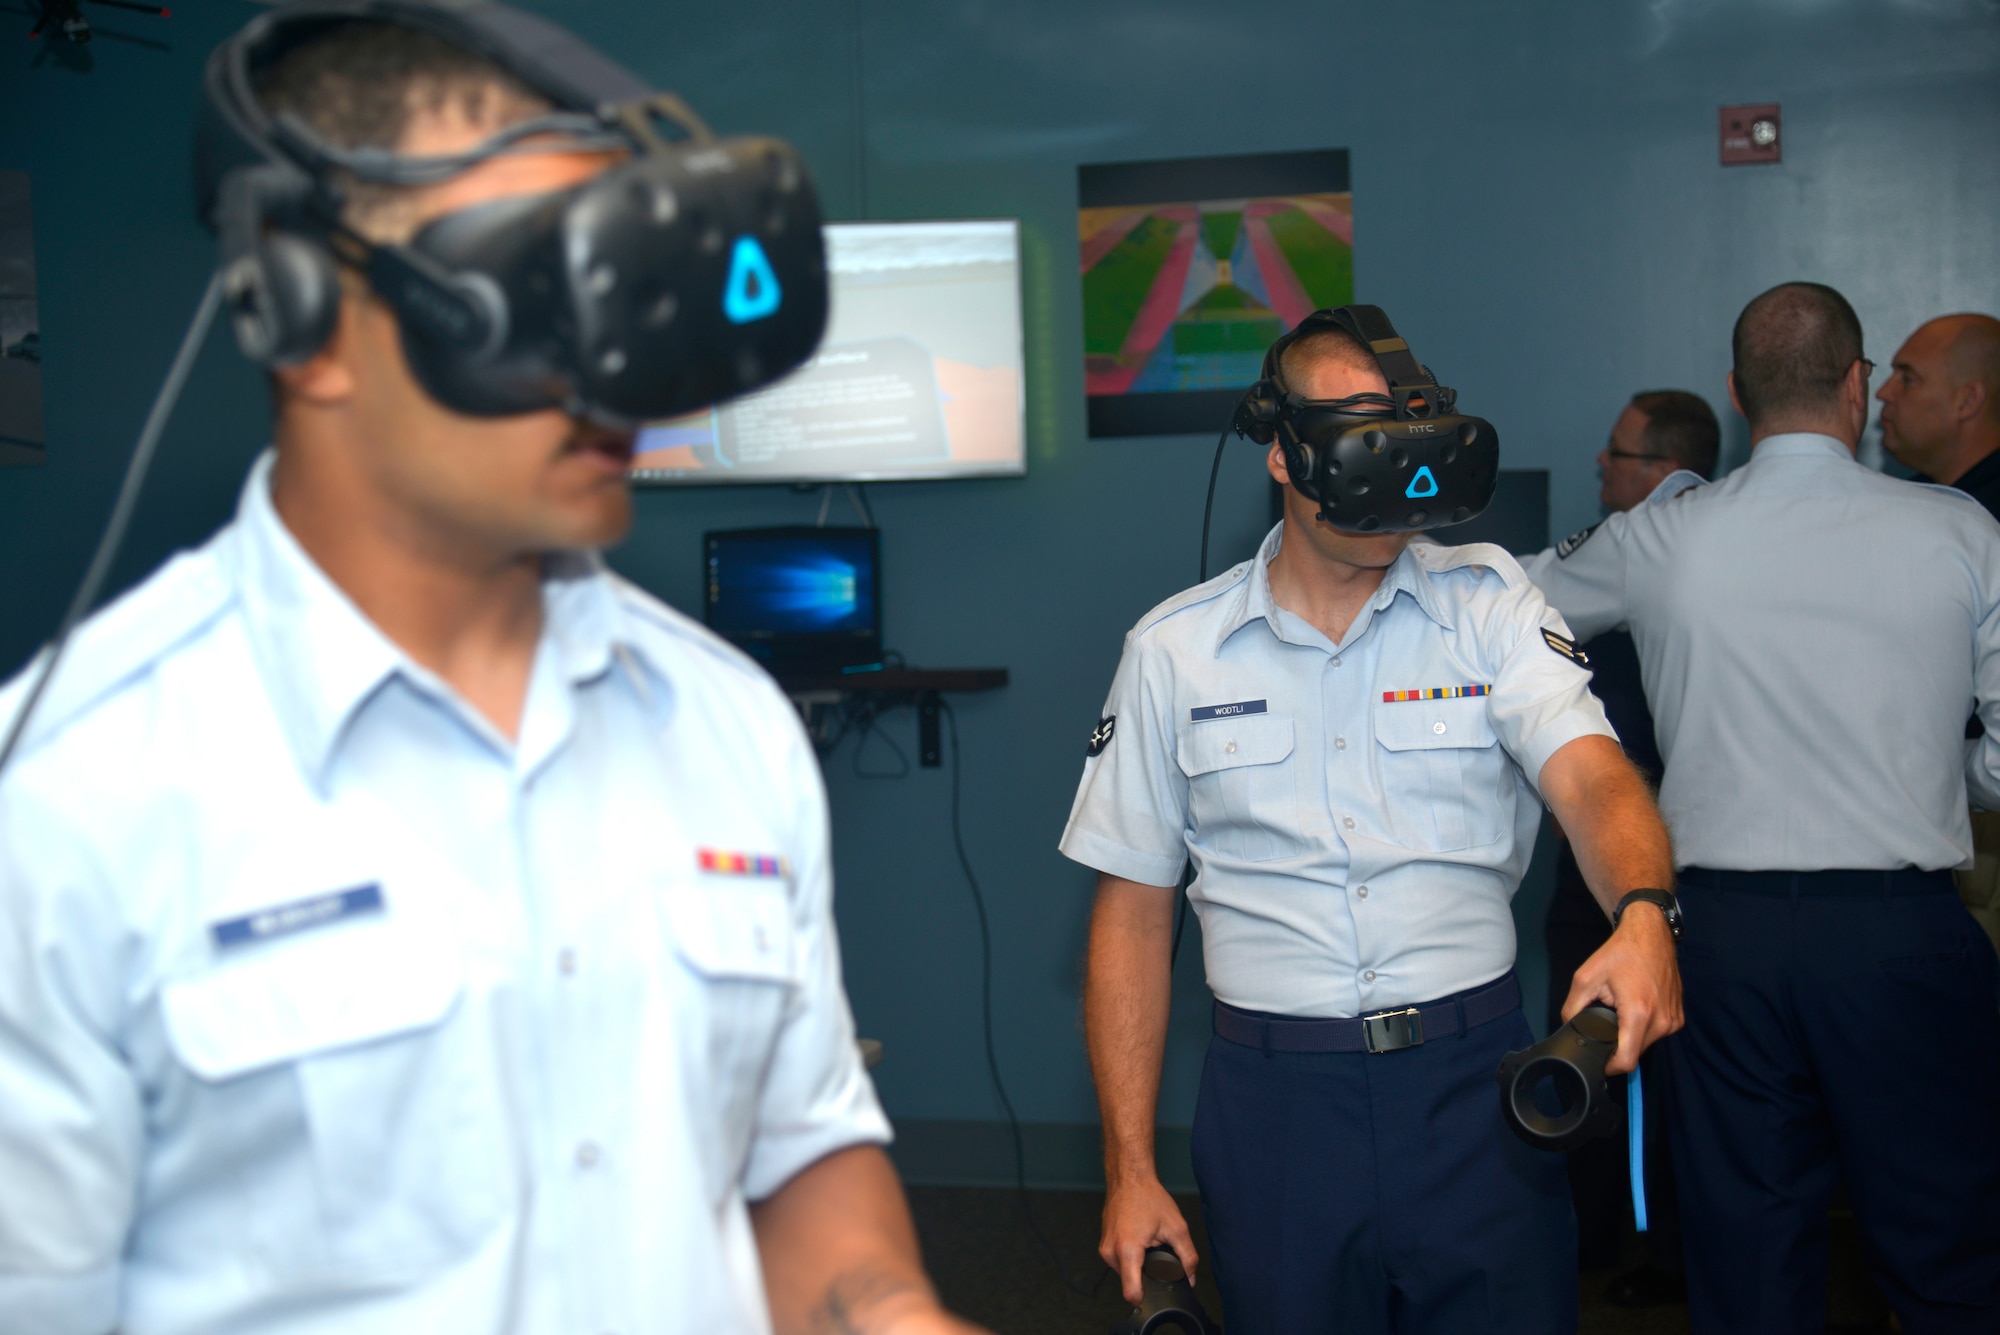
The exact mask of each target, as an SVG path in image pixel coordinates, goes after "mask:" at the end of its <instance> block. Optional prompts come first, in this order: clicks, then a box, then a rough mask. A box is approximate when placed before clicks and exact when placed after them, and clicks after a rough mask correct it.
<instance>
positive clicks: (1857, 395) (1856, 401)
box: [1841, 358, 1868, 422]
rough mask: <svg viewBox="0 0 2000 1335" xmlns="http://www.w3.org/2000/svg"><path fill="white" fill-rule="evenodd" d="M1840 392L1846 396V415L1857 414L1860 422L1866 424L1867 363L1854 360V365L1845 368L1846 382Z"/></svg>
mask: <svg viewBox="0 0 2000 1335" xmlns="http://www.w3.org/2000/svg"><path fill="white" fill-rule="evenodd" d="M1841 392H1842V393H1844V394H1846V395H1847V411H1848V413H1849V414H1850V415H1852V414H1857V413H1858V414H1860V417H1861V420H1862V421H1863V422H1866V421H1867V420H1868V363H1867V362H1865V361H1862V360H1860V359H1859V358H1856V359H1855V362H1854V365H1852V366H1850V367H1848V368H1847V382H1846V384H1845V385H1843V386H1842V390H1841Z"/></svg>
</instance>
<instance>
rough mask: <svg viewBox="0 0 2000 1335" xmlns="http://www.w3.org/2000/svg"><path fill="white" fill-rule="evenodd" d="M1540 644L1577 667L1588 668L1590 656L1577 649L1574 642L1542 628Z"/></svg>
mask: <svg viewBox="0 0 2000 1335" xmlns="http://www.w3.org/2000/svg"><path fill="white" fill-rule="evenodd" d="M1542 643H1544V644H1546V645H1548V646H1549V648H1551V649H1553V650H1555V651H1556V653H1557V654H1559V655H1561V656H1562V657H1564V658H1567V659H1568V660H1569V661H1570V662H1572V663H1574V664H1576V665H1577V666H1578V667H1589V666H1590V655H1589V654H1587V653H1585V652H1584V651H1583V650H1581V649H1579V648H1577V647H1576V641H1575V640H1572V639H1568V638H1566V637H1564V636H1561V635H1558V634H1556V633H1555V632H1554V631H1552V630H1549V629H1548V628H1547V627H1544V628H1543V629H1542Z"/></svg>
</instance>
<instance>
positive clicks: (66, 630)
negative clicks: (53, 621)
mask: <svg viewBox="0 0 2000 1335" xmlns="http://www.w3.org/2000/svg"><path fill="white" fill-rule="evenodd" d="M221 305H222V276H221V275H220V274H215V275H213V276H211V277H210V278H209V280H208V288H207V290H206V291H204V292H203V293H202V295H201V304H200V305H199V306H198V307H196V308H195V313H194V318H193V319H192V320H190V321H188V327H187V332H186V333H185V334H184V335H182V337H181V347H180V351H179V352H178V353H176V354H175V356H174V364H173V365H172V366H171V367H170V368H168V370H167V378H166V381H165V382H164V383H163V384H161V386H160V392H159V393H158V394H157V395H155V396H154V398H153V407H152V411H151V412H149V413H147V414H146V425H145V428H144V429H143V430H141V431H140V432H139V443H138V445H136V446H135V447H133V450H132V458H131V461H130V462H129V463H127V464H126V465H125V480H124V481H123V482H122V483H120V484H119V487H118V500H117V502H116V503H115V504H114V505H113V506H112V507H111V518H110V519H109V520H107V521H106V522H105V525H104V533H103V536H101V537H100V538H98V540H97V551H96V553H95V554H94V555H93V556H92V557H91V558H90V568H89V569H88V570H86V571H85V572H84V576H83V582H82V583H80V584H78V585H77V586H76V595H75V596H74V597H72V598H71V599H70V603H69V610H68V611H67V612H65V613H64V614H63V619H62V623H61V624H60V625H58V626H57V627H56V633H55V635H54V636H53V637H52V638H51V639H50V640H49V646H48V648H47V649H45V650H43V651H42V665H41V669H40V671H39V672H37V673H36V675H35V680H34V684H33V685H31V686H29V687H28V693H27V695H26V696H25V697H24V698H23V699H22V701H21V708H20V710H19V711H18V712H16V713H15V715H14V721H13V722H12V723H11V724H9V725H8V728H7V740H6V741H4V742H0V776H5V774H6V772H7V762H8V761H10V760H12V759H13V758H14V752H15V750H16V749H17V748H18V747H19V746H20V744H21V739H22V738H23V737H25V736H27V733H28V720H29V719H30V718H31V717H33V715H34V712H35V706H36V705H37V704H39V703H41V699H42V694H43V692H45V691H47V690H48V687H49V679H50V678H51V677H53V676H55V671H56V664H57V663H59V662H61V661H62V656H63V650H64V649H66V648H68V647H69V638H70V635H71V634H72V633H73V632H74V631H75V630H76V628H77V626H78V624H79V623H81V622H82V620H83V619H84V617H86V616H88V615H89V613H90V609H91V607H92V606H93V605H94V604H95V603H96V602H97V595H98V594H99V593H100V592H101V591H102V590H103V588H104V581H105V580H106V579H107V578H109V576H110V574H111V564H112V562H113V561H115V560H117V559H118V549H119V548H120V547H122V546H124V545H125V531H126V530H127V529H129V528H130V527H131V526H132V512H133V511H134V510H135V509H137V508H138V505H139V492H140V490H141V489H142V488H143V487H144V486H145V485H146V474H147V472H148V471H150V469H151V468H152V465H153V455H154V454H155V453H156V452H157V451H158V449H159V446H160V436H161V435H162V434H163V433H164V432H165V431H166V428H167V421H168V419H169V418H171V417H172V416H173V413H174V405H175V404H177V403H179V402H180V397H181V390H182V388H183V387H185V386H186V384H187V378H188V373H189V372H190V371H192V370H193V369H194V364H195V361H196V359H197V358H199V357H200V356H201V347H202V344H203V343H204V342H205V341H206V340H207V338H208V329H209V326H210V325H211V324H213V323H214V322H215V313H216V311H217V309H219V308H220V306H221Z"/></svg>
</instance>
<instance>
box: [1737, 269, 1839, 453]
mask: <svg viewBox="0 0 2000 1335" xmlns="http://www.w3.org/2000/svg"><path fill="white" fill-rule="evenodd" d="M1730 350H1731V352H1732V353H1733V354H1734V357H1735V362H1736V365H1735V367H1734V370H1735V373H1736V398H1737V401H1738V402H1740V403H1741V404H1742V405H1743V415H1744V416H1745V417H1747V418H1749V419H1750V422H1751V424H1752V425H1753V426H1754V425H1757V424H1759V423H1760V422H1763V421H1765V420H1767V419H1769V418H1771V417H1773V416H1777V415H1781V414H1784V413H1790V412H1812V411H1816V410H1820V409H1824V408H1826V407H1828V406H1829V405H1831V404H1832V403H1833V401H1834V399H1835V396H1836V395H1837V393H1838V392H1839V389H1840V383H1841V381H1843V380H1844V379H1846V378H1847V372H1848V368H1850V367H1852V366H1853V365H1854V363H1855V362H1856V361H1857V360H1859V358H1860V356H1861V321H1860V319H1859V318H1858V317H1857V316H1856V315H1855V314H1854V307H1852V306H1850V305H1848V304H1847V298H1846V297H1843V296H1841V295H1840V293H1838V292H1836V291H1834V290H1833V289H1832V288H1830V287H1827V286H1826V285H1825V284H1823V283H1780V284H1779V285H1778V286H1776V287H1774V288H1772V289H1771V290H1770V291H1768V292H1765V293H1763V294H1762V295H1761V296H1759V297H1757V298H1756V299H1755V300H1753V301H1752V302H1751V303H1750V304H1749V305H1748V306H1745V307H1744V308H1743V314H1741V315H1739V316H1737V317H1736V329H1735V332H1734V333H1733V334H1732V335H1731V337H1730Z"/></svg>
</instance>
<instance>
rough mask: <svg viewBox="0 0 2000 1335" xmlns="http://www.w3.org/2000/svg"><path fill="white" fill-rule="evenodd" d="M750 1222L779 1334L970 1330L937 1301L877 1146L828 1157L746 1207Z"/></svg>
mask: <svg viewBox="0 0 2000 1335" xmlns="http://www.w3.org/2000/svg"><path fill="white" fill-rule="evenodd" d="M750 1221H751V1226H752V1227H753V1228H754V1229H755V1231H756V1234H757V1251H758V1255H759V1257H760V1259H761V1261H762V1263H763V1269H764V1289H765V1293H766V1296H767V1297H768V1299H769V1301H770V1304H771V1324H772V1327H773V1329H774V1330H776V1331H777V1333H778V1335H905V1333H906V1332H907V1335H933V1333H935V1335H948V1333H949V1335H960V1333H963V1335H974V1327H972V1326H969V1325H966V1324H964V1323H963V1322H960V1321H957V1320H955V1319H954V1318H952V1317H950V1316H949V1315H947V1314H946V1313H945V1312H944V1311H943V1309H941V1308H940V1307H939V1306H938V1301H937V1294H936V1292H935V1291H934V1290H933V1289H932V1288H931V1283H930V1280H929V1279H927V1278H926V1277H925V1276H924V1267H923V1261H922V1259H921V1257H920V1256H919V1254H918V1250H917V1234H916V1229H915V1227H914V1226H913V1225H912V1224H911V1222H910V1211H909V1206H908V1205H907V1204H906V1203H905V1202H904V1199H903V1188H902V1184H901V1183H900V1182H898V1181H897V1180H896V1171H895V1169H894V1168H892V1167H891V1166H890V1164H889V1158H888V1156H887V1155H885V1154H884V1153H882V1151H881V1150H880V1149H879V1148H877V1147H875V1146H873V1145H861V1146H855V1147H853V1148H851V1149H845V1150H840V1151H837V1152H835V1153H833V1154H830V1155H828V1156H827V1157H826V1158H824V1159H821V1160H820V1161H819V1162H818V1163H816V1164H813V1165H812V1166H811V1167H810V1168H807V1169H806V1170H805V1171H804V1172H801V1173H800V1174H798V1176H796V1177H794V1178H793V1179H792V1180H791V1181H789V1182H787V1183H786V1184H785V1185H784V1186H783V1187H781V1188H779V1189H778V1193H777V1194H776V1195H774V1196H772V1197H771V1198H770V1199H769V1200H766V1201H761V1202H759V1203H758V1204H756V1205H754V1206H752V1207H751V1209H750Z"/></svg>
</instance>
